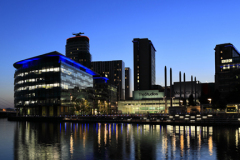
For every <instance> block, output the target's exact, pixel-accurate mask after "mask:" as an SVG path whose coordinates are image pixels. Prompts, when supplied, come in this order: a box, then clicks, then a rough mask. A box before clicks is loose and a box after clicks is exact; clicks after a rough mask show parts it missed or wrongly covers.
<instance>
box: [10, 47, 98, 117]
mask: <svg viewBox="0 0 240 160" xmlns="http://www.w3.org/2000/svg"><path fill="white" fill-rule="evenodd" d="M14 67H15V68H16V71H15V74H14V105H15V108H19V111H20V115H39V116H60V115H66V114H69V113H70V109H71V106H73V102H72V101H73V99H76V98H78V99H84V100H87V102H88V103H89V105H90V106H91V105H93V101H94V91H93V76H97V73H95V72H93V71H92V70H90V69H89V68H87V67H85V66H83V65H82V64H79V63H77V62H75V61H74V60H71V59H70V58H67V57H65V56H64V55H62V54H60V53H58V52H56V51H55V52H50V53H47V54H43V55H40V56H37V57H33V58H29V59H26V60H22V61H19V62H16V63H14ZM92 107H93V106H92Z"/></svg>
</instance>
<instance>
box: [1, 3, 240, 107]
mask: <svg viewBox="0 0 240 160" xmlns="http://www.w3.org/2000/svg"><path fill="white" fill-rule="evenodd" d="M239 8H240V2H238V1H237V0H228V1H226V0H211V1H209V0H189V1H186V0H175V1H173V0H121V1H120V0H119V1H117V0H94V1H93V0H88V1H83V0H82V1H79V0H70V1H66V0H58V1H51V2H50V1H47V0H41V1H35V0H28V1H24V0H21V1H20V0H10V1H0V15H1V16H0V22H1V23H0V35H1V38H0V53H1V63H0V73H1V78H0V108H4V107H8V106H10V107H13V96H14V94H13V93H14V92H13V88H14V84H13V83H14V78H13V76H14V71H15V69H14V67H13V63H14V62H16V61H19V60H23V59H26V58H30V57H33V56H37V55H40V54H44V53H47V52H51V51H55V50H56V51H58V52H60V53H62V54H65V44H66V39H67V38H69V37H72V33H73V32H84V33H85V35H86V36H88V37H89V38H90V52H91V54H92V60H93V61H107V60H123V61H124V62H125V66H126V67H130V68H131V69H133V44H132V40H133V38H149V39H150V40H151V41H152V42H153V44H154V46H155V48H156V50H157V52H156V84H160V85H163V84H164V77H163V75H164V66H165V65H166V66H167V67H168V73H169V68H170V67H171V68H172V69H173V81H178V79H179V78H178V75H179V71H182V73H183V72H185V73H186V77H187V80H190V77H191V75H193V76H196V77H197V80H200V81H201V82H206V81H207V82H214V74H215V68H214V47H215V45H216V44H220V43H228V42H230V43H232V44H234V45H235V47H236V48H238V49H240V44H238V42H239V41H238V39H239V37H240V31H239V28H240V21H239V17H240V13H239ZM132 80H133V77H132ZM168 84H169V83H168ZM10 103H12V105H10ZM7 104H9V105H7Z"/></svg>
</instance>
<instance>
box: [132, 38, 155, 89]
mask: <svg viewBox="0 0 240 160" xmlns="http://www.w3.org/2000/svg"><path fill="white" fill-rule="evenodd" d="M155 52H156V50H155V48H154V46H153V44H152V42H151V41H150V40H149V39H147V38H143V39H139V38H135V39H133V61H134V62H133V63H134V66H133V68H134V90H135V91H136V90H149V89H151V88H152V85H155Z"/></svg>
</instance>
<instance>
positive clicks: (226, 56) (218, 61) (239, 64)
mask: <svg viewBox="0 0 240 160" xmlns="http://www.w3.org/2000/svg"><path fill="white" fill-rule="evenodd" d="M214 50H215V89H218V90H219V92H220V93H221V95H222V96H224V95H227V94H228V93H229V92H232V91H236V89H238V88H237V86H238V85H239V80H240V54H239V52H238V51H237V49H236V48H235V47H234V46H233V45H232V44H231V43H225V44H218V45H216V47H215V49H214Z"/></svg>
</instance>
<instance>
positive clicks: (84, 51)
mask: <svg viewBox="0 0 240 160" xmlns="http://www.w3.org/2000/svg"><path fill="white" fill-rule="evenodd" d="M81 34H83V33H81V32H80V33H77V34H74V35H75V37H71V38H68V39H67V44H66V56H67V57H68V58H70V59H72V60H74V61H76V62H78V63H81V64H82V65H84V66H86V67H88V68H91V54H90V52H89V38H88V37H87V36H81Z"/></svg>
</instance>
